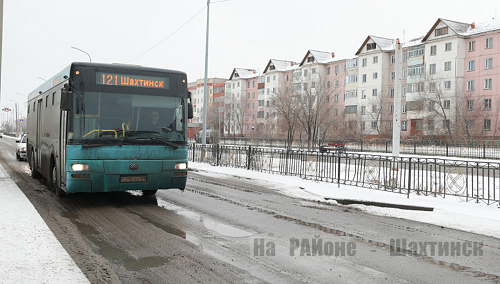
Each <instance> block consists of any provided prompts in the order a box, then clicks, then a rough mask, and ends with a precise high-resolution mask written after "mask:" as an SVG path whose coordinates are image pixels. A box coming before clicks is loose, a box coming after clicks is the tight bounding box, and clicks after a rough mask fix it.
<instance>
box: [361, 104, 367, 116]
mask: <svg viewBox="0 0 500 284" xmlns="http://www.w3.org/2000/svg"><path fill="white" fill-rule="evenodd" d="M361 114H366V106H361Z"/></svg>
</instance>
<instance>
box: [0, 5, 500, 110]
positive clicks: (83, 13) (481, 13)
mask: <svg viewBox="0 0 500 284" xmlns="http://www.w3.org/2000/svg"><path fill="white" fill-rule="evenodd" d="M206 4H207V1H206V0H177V1H172V0H141V1H139V0H135V1H133V0H85V1H74V0H43V1H41V0H4V10H3V11H4V21H3V49H2V82H1V84H2V85H1V101H0V104H1V106H2V107H6V106H7V107H8V106H11V107H13V105H14V102H15V101H17V102H19V103H20V105H21V106H22V110H21V111H24V107H25V105H26V104H24V103H22V102H24V101H25V97H23V95H19V94H18V93H20V94H24V95H27V94H29V93H30V92H31V91H33V90H34V89H36V88H37V87H38V85H40V84H42V83H43V79H49V78H50V77H52V76H53V75H54V74H55V73H57V72H59V71H60V70H62V69H63V68H64V67H66V66H68V65H69V64H70V63H71V62H75V61H84V62H85V61H89V57H88V56H87V55H86V54H85V53H83V52H80V51H78V50H75V49H72V48H71V47H72V46H74V47H77V48H79V49H82V50H84V51H86V52H87V53H89V54H90V56H91V58H92V62H102V63H129V64H138V65H143V66H151V67H159V68H166V69H175V70H181V71H184V72H186V73H187V74H188V80H189V81H190V82H191V81H194V80H196V79H199V78H203V77H204V63H205V32H206V21H207V10H206ZM195 15H196V16H195ZM495 17H500V1H498V0H481V1H470V0H456V1H444V0H433V1H430V0H419V1H401V0H379V1H373V0H351V1H332V0H307V1H300V0H212V4H211V5H210V39H209V42H210V44H209V70H208V71H209V74H208V75H209V77H219V78H228V77H229V76H230V75H231V72H232V70H233V68H235V67H239V68H253V69H257V70H259V71H261V72H262V71H263V70H264V68H265V67H266V64H267V62H268V61H269V59H282V60H293V61H301V60H302V59H303V57H304V56H305V54H306V52H307V50H309V49H315V50H320V51H328V52H335V53H336V54H337V55H338V56H339V57H341V56H342V57H352V56H354V54H355V52H356V51H357V49H358V48H359V47H360V46H361V44H362V43H363V41H364V40H365V39H366V37H367V36H368V35H374V36H379V37H386V38H398V37H399V38H405V39H406V40H409V39H411V38H415V37H418V36H421V35H424V34H425V33H427V32H428V31H429V29H430V28H431V27H432V25H433V24H434V23H435V22H436V20H437V19H438V18H445V19H449V20H454V21H459V22H465V23H472V22H476V23H479V22H484V21H488V20H491V19H492V18H495Z"/></svg>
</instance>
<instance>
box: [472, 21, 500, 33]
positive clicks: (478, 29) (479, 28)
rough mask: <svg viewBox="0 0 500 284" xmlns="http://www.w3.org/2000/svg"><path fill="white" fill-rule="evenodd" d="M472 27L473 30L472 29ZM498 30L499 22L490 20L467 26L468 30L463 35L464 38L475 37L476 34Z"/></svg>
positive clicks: (499, 27)
mask: <svg viewBox="0 0 500 284" xmlns="http://www.w3.org/2000/svg"><path fill="white" fill-rule="evenodd" d="M473 26H474V28H473ZM498 30H500V21H499V20H492V21H488V22H482V23H478V24H475V23H472V24H471V25H469V28H468V29H467V31H466V32H465V33H464V35H466V36H475V35H478V34H482V33H488V32H492V31H498Z"/></svg>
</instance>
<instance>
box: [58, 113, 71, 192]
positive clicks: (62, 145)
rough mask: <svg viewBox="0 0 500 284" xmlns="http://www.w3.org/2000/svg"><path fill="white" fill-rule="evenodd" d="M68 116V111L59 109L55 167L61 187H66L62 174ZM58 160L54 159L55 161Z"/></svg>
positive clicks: (64, 163)
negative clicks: (57, 157) (56, 165)
mask: <svg viewBox="0 0 500 284" xmlns="http://www.w3.org/2000/svg"><path fill="white" fill-rule="evenodd" d="M68 116H69V111H67V110H61V119H60V123H61V124H60V126H59V131H60V133H59V147H60V148H59V166H58V167H57V169H58V173H57V176H58V177H59V178H58V179H57V180H58V181H59V182H60V184H59V186H60V187H61V188H64V189H65V188H66V175H65V174H63V173H65V172H66V145H67V139H68ZM57 162H58V161H56V163H57Z"/></svg>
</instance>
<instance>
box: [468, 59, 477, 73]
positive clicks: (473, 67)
mask: <svg viewBox="0 0 500 284" xmlns="http://www.w3.org/2000/svg"><path fill="white" fill-rule="evenodd" d="M474 70H476V61H474V60H471V61H469V62H468V63H467V71H474Z"/></svg>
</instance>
